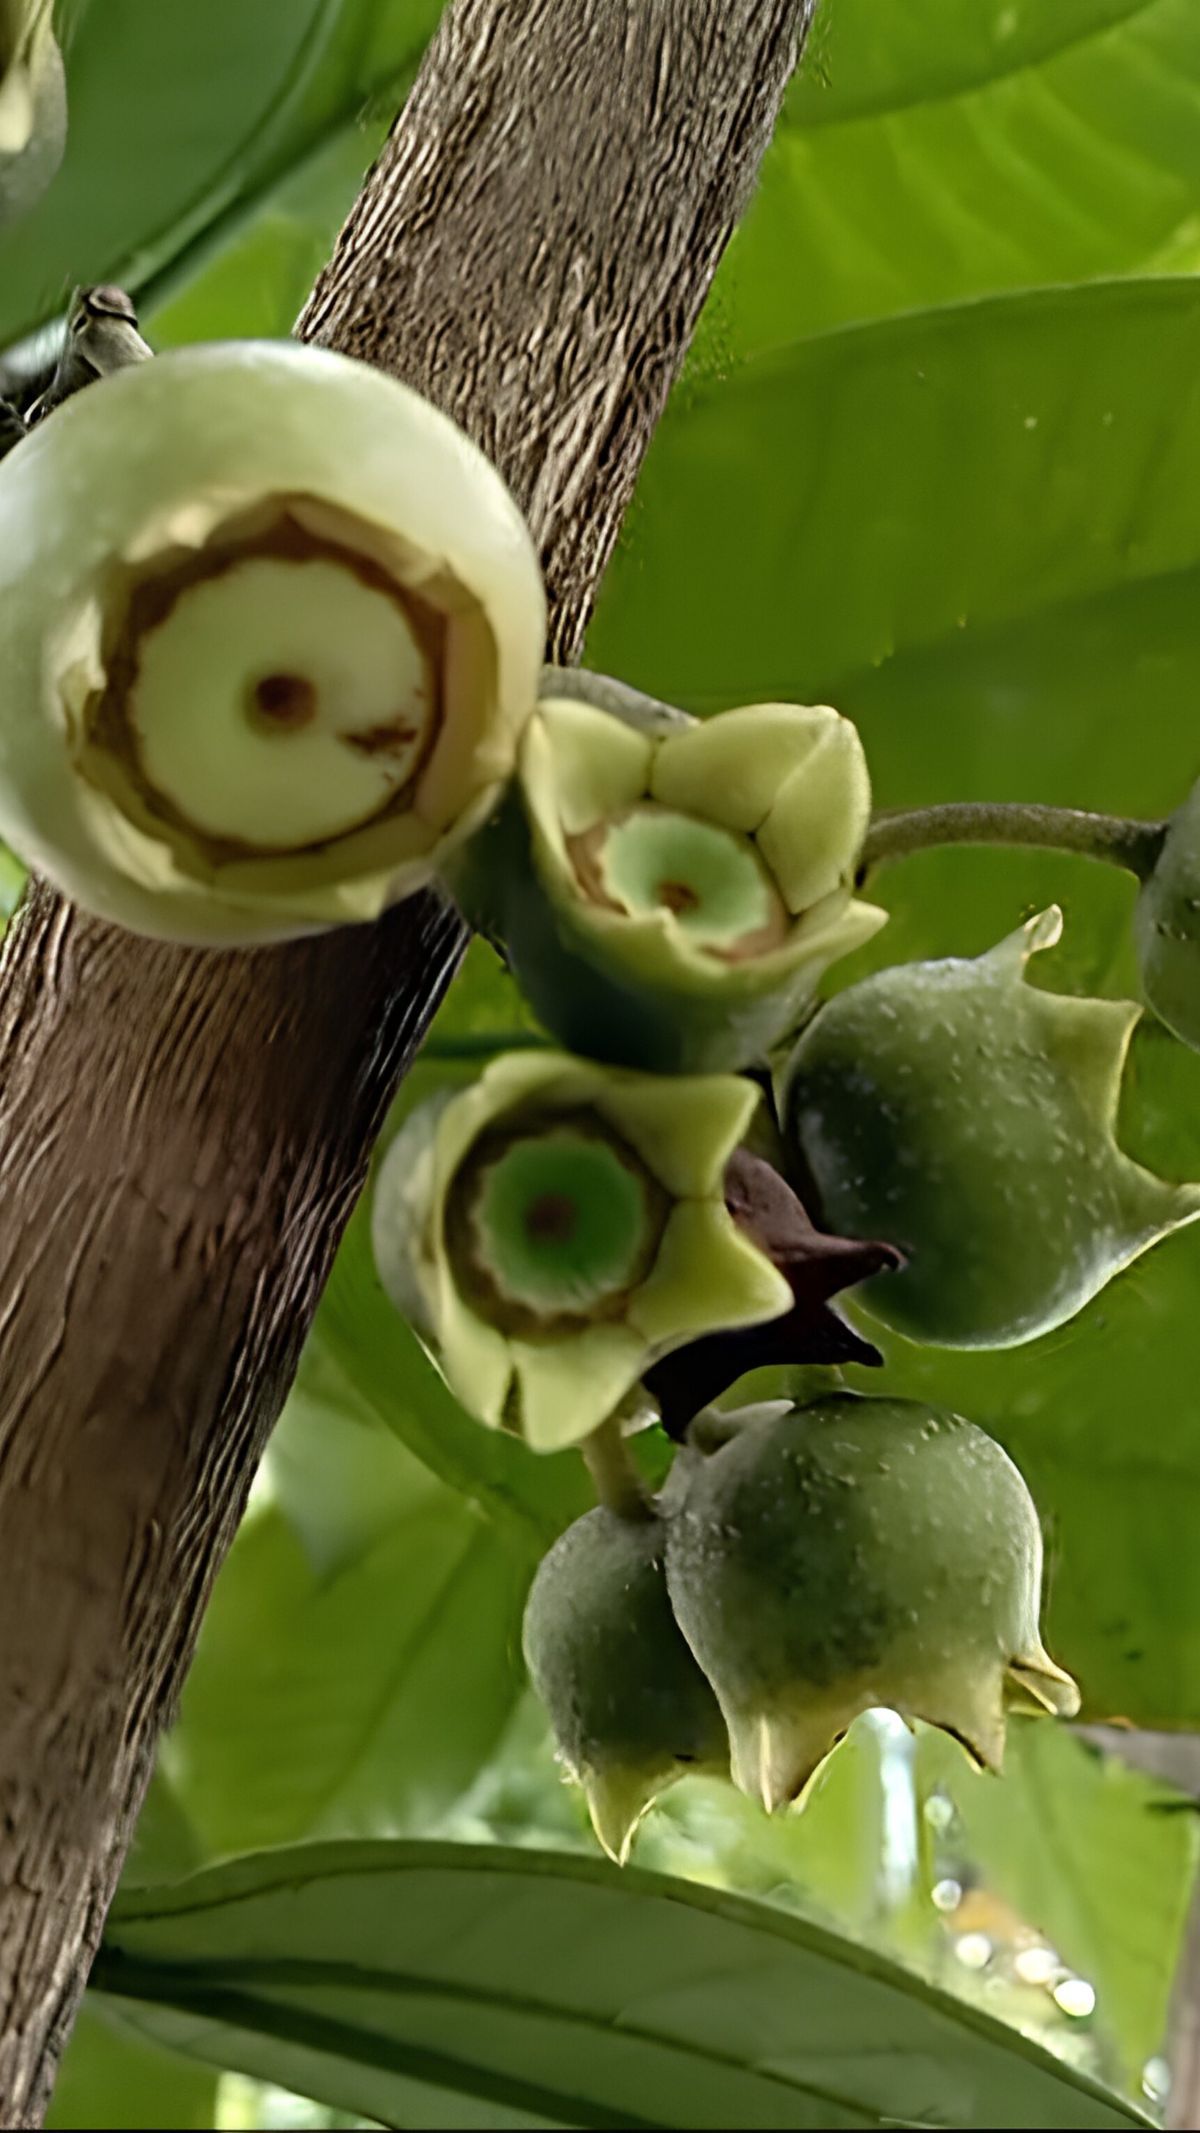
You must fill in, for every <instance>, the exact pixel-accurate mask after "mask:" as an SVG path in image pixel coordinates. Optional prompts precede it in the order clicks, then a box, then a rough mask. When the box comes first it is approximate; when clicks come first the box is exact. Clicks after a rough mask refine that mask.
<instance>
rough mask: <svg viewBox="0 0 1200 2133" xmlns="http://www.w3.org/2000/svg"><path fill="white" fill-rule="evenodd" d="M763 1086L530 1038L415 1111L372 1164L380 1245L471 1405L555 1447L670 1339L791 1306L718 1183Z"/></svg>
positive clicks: (410, 1310) (393, 1290)
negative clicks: (591, 1057) (619, 1060)
mask: <svg viewBox="0 0 1200 2133" xmlns="http://www.w3.org/2000/svg"><path fill="white" fill-rule="evenodd" d="M758 1101H759V1096H758V1091H757V1090H756V1089H755V1088H754V1086H753V1084H752V1083H750V1082H747V1081H742V1080H739V1079H738V1078H737V1077H735V1076H733V1075H707V1076H695V1077H692V1078H689V1079H684V1080H680V1081H665V1080H663V1079H662V1078H661V1077H659V1076H655V1075H643V1074H629V1073H621V1072H619V1071H617V1070H616V1069H614V1068H606V1067H599V1066H592V1065H589V1064H588V1063H587V1062H585V1061H583V1060H578V1059H571V1058H568V1057H567V1056H566V1055H565V1054H563V1053H559V1052H541V1051H528V1052H516V1053H510V1054H508V1055H506V1056H504V1057H502V1058H499V1059H495V1060H493V1061H492V1063H491V1064H490V1066H488V1068H487V1069H486V1071H485V1072H484V1073H483V1074H482V1075H481V1076H480V1079H479V1080H478V1081H477V1082H476V1083H475V1084H474V1086H473V1087H472V1088H470V1089H467V1090H466V1091H464V1092H463V1093H461V1094H457V1095H454V1096H450V1097H446V1096H443V1097H442V1098H440V1099H435V1101H434V1103H433V1104H432V1105H430V1106H428V1107H422V1108H421V1110H419V1111H417V1112H414V1113H413V1114H412V1116H411V1117H410V1118H409V1119H408V1120H407V1121H406V1123H405V1125H404V1127H403V1128H402V1130H401V1132H400V1134H399V1135H398V1136H397V1138H396V1140H395V1141H394V1142H393V1143H392V1146H391V1147H390V1148H389V1149H388V1152H387V1154H386V1156H385V1157H384V1160H383V1162H382V1164H381V1165H380V1168H379V1173H378V1176H377V1179H376V1183H375V1195H374V1204H373V1208H372V1237H373V1242H374V1248H375V1260H376V1265H377V1267H378V1269H379V1277H380V1280H381V1281H382V1283H383V1286H384V1288H385V1289H386V1290H387V1292H388V1294H389V1296H390V1297H391V1298H392V1300H393V1302H394V1303H395V1304H396V1306H397V1308H398V1309H399V1310H401V1311H402V1312H403V1313H404V1314H405V1316H406V1317H407V1318H408V1319H409V1321H410V1323H411V1324H412V1325H413V1327H414V1329H415V1330H416V1331H417V1333H419V1334H420V1336H421V1338H422V1339H423V1340H424V1341H425V1342H426V1344H427V1346H428V1347H429V1348H430V1350H431V1352H432V1354H433V1356H434V1359H435V1360H436V1361H437V1363H438V1364H439V1366H440V1368H441V1369H442V1371H443V1373H444V1375H445V1377H446V1379H447V1382H448V1383H449V1385H450V1386H451V1388H452V1390H453V1391H454V1392H455V1393H456V1394H457V1396H458V1398H459V1399H460V1400H461V1401H462V1403H463V1406H464V1407H466V1408H467V1409H469V1411H470V1412H471V1413H472V1414H474V1415H476V1416H477V1417H478V1418H479V1420H480V1421H481V1422H486V1423H488V1424H490V1425H491V1426H492V1427H493V1428H505V1429H511V1430H516V1431H518V1432H520V1434H522V1435H523V1436H524V1437H525V1438H526V1440H527V1441H528V1443H529V1444H531V1445H532V1446H533V1447H534V1449H535V1450H538V1451H555V1450H557V1449H558V1448H559V1447H560V1446H562V1445H566V1444H575V1443H578V1442H580V1440H581V1439H582V1438H584V1437H586V1436H589V1435H590V1434H591V1432H592V1430H594V1429H595V1428H597V1427H598V1425H599V1424H600V1423H601V1422H603V1421H604V1420H606V1419H607V1417H608V1416H610V1415H611V1414H613V1413H615V1412H616V1410H617V1409H618V1408H619V1407H621V1405H622V1403H623V1402H624V1401H625V1400H626V1399H627V1398H628V1397H629V1395H630V1394H631V1393H633V1392H634V1391H635V1389H636V1388H637V1387H638V1384H639V1380H640V1379H641V1376H642V1373H643V1372H644V1371H645V1370H646V1369H647V1368H648V1367H649V1365H650V1364H651V1363H653V1362H655V1361H657V1359H658V1358H659V1357H660V1356H663V1355H667V1354H669V1353H670V1352H671V1350H672V1349H675V1348H678V1347H681V1346H683V1345H684V1344H685V1343H686V1342H689V1341H692V1340H694V1339H696V1338H697V1336H698V1335H699V1334H701V1333H706V1332H710V1331H712V1330H714V1329H715V1328H718V1327H727V1326H743V1325H756V1324H759V1323H761V1322H762V1321H764V1320H766V1319H770V1318H774V1317H776V1316H777V1315H778V1314H780V1313H782V1312H784V1311H786V1310H787V1309H788V1308H789V1306H790V1305H791V1302H792V1292H791V1289H790V1287H789V1285H788V1282H787V1280H786V1279H785V1277H784V1275H783V1274H782V1273H781V1272H780V1271H779V1270H778V1269H777V1268H776V1267H775V1266H774V1265H773V1263H772V1261H771V1259H770V1257H769V1256H768V1254H767V1253H766V1252H765V1251H762V1250H760V1249H759V1247H758V1246H757V1245H756V1244H755V1243H754V1242H753V1241H752V1240H751V1239H750V1238H749V1237H748V1236H746V1235H745V1234H744V1233H743V1232H742V1231H741V1230H740V1229H739V1228H738V1226H737V1224H736V1223H735V1221H734V1220H733V1217H732V1216H731V1214H730V1213H729V1210H728V1209H727V1207H726V1205H725V1199H724V1175H725V1169H726V1165H727V1164H728V1161H729V1158H730V1156H731V1155H732V1154H733V1152H734V1150H735V1148H736V1147H737V1146H738V1143H739V1142H740V1140H741V1138H742V1136H743V1134H744V1133H745V1131H746V1129H747V1127H748V1125H749V1123H750V1119H751V1116H752V1113H753V1111H754V1109H755V1106H756V1104H757V1103H758Z"/></svg>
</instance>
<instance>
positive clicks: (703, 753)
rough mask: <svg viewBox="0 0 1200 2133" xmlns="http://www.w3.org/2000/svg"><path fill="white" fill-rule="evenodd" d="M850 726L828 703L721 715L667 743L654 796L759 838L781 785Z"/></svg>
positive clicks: (757, 707)
mask: <svg viewBox="0 0 1200 2133" xmlns="http://www.w3.org/2000/svg"><path fill="white" fill-rule="evenodd" d="M845 724H846V721H845V720H844V719H843V718H841V717H840V716H839V714H838V713H837V712H836V711H831V710H830V708H829V706H828V705H827V704H746V705H743V706H740V707H739V708H738V709H737V710H734V711H719V712H717V714H716V715H715V716H714V717H712V718H706V719H702V720H700V721H699V722H698V724H696V725H695V726H692V727H691V728H690V729H689V730H688V731H687V732H685V733H680V734H672V735H671V736H670V738H669V739H667V740H665V741H661V742H660V743H659V748H658V753H657V755H656V756H655V758H654V768H653V771H652V773H651V779H650V792H651V795H652V797H653V798H654V799H655V800H658V801H660V802H661V804H662V805H663V806H664V807H677V808H679V809H681V810H682V812H683V813H685V814H695V815H702V816H704V817H706V818H707V820H708V821H710V822H720V823H722V824H723V825H724V827H725V828H726V829H733V830H742V831H745V832H750V833H752V832H753V831H755V830H757V829H758V828H759V827H760V825H761V824H762V823H763V822H764V821H765V820H766V819H767V817H768V815H769V814H770V812H771V809H772V808H773V806H774V805H775V802H776V801H777V799H778V797H779V792H780V788H781V787H782V786H783V785H785V784H786V783H787V781H788V780H789V779H790V778H791V777H792V776H793V775H796V776H799V777H801V778H803V777H804V776H806V774H807V766H808V764H809V763H810V762H812V761H813V760H814V759H815V757H816V756H817V755H819V753H820V750H821V747H822V744H823V740H824V736H825V734H826V732H827V731H828V730H829V728H830V727H831V726H833V727H837V726H843V725H845ZM851 731H853V728H851Z"/></svg>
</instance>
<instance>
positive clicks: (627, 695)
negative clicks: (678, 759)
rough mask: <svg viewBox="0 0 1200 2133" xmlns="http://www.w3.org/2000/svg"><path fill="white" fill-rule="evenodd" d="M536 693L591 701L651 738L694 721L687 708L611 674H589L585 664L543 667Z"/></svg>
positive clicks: (576, 701)
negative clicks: (634, 686) (635, 687)
mask: <svg viewBox="0 0 1200 2133" xmlns="http://www.w3.org/2000/svg"><path fill="white" fill-rule="evenodd" d="M538 695H539V697H540V698H541V699H542V700H543V701H546V700H547V699H549V698H551V697H560V698H561V697H566V698H567V699H568V700H569V701H570V702H572V703H578V704H592V705H594V707H595V709H596V710H597V711H607V712H608V714H609V716H610V717H611V718H619V719H620V720H621V722H622V724H623V725H626V726H632V727H634V729H635V730H636V731H637V732H638V733H646V734H649V735H650V736H651V737H652V738H657V737H659V736H661V735H663V734H667V733H676V732H678V730H679V728H680V727H681V726H692V725H694V724H695V720H694V719H692V718H689V716H688V714H687V712H686V711H680V710H679V709H677V707H676V706H675V705H674V704H665V703H663V702H661V701H660V699H659V698H658V697H657V696H645V695H643V693H642V691H641V690H640V689H631V688H630V686H629V683H628V682H627V681H617V680H616V679H615V677H614V676H613V675H611V674H592V673H590V672H589V670H588V669H587V667H543V668H542V679H541V683H540V685H539V688H538Z"/></svg>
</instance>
